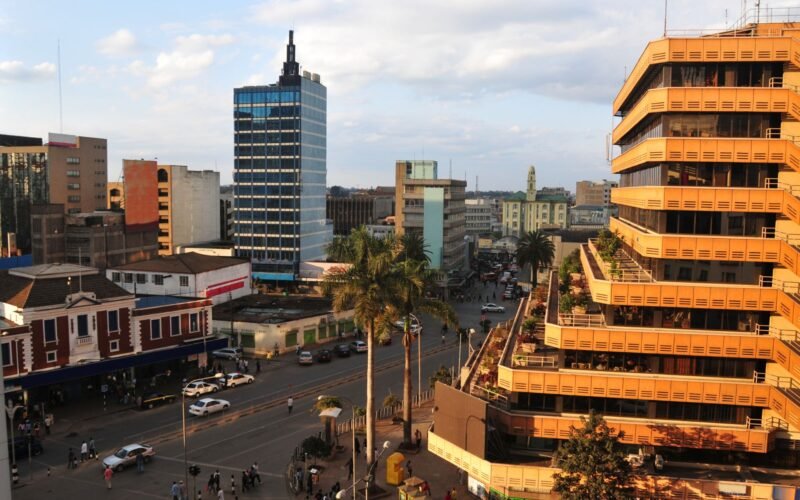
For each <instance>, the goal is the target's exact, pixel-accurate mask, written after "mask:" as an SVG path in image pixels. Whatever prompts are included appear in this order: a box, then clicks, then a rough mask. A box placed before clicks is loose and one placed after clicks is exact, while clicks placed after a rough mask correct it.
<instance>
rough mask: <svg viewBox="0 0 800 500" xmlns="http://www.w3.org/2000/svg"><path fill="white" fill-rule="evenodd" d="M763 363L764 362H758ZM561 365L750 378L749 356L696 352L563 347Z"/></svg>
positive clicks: (752, 367)
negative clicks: (676, 353) (680, 353)
mask: <svg viewBox="0 0 800 500" xmlns="http://www.w3.org/2000/svg"><path fill="white" fill-rule="evenodd" d="M759 363H763V362H759ZM564 367H565V368H572V369H582V368H585V369H592V370H607V371H624V372H638V373H661V374H666V375H688V376H702V377H731V378H747V379H752V377H753V372H754V371H756V368H757V362H756V361H755V360H752V359H733V358H710V357H696V356H649V355H647V356H646V355H643V354H635V353H623V352H593V351H579V350H566V351H564Z"/></svg>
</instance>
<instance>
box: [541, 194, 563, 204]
mask: <svg viewBox="0 0 800 500" xmlns="http://www.w3.org/2000/svg"><path fill="white" fill-rule="evenodd" d="M536 201H550V202H555V203H567V202H568V201H569V198H568V197H567V196H564V195H563V194H558V193H541V192H539V193H536Z"/></svg>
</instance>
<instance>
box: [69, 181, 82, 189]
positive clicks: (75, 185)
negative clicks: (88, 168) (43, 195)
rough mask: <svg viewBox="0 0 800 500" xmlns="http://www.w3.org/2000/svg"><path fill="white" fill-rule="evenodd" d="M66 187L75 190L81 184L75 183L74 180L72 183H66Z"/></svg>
mask: <svg viewBox="0 0 800 500" xmlns="http://www.w3.org/2000/svg"><path fill="white" fill-rule="evenodd" d="M67 189H71V190H73V191H77V190H80V189H81V185H80V184H77V183H74V182H73V183H69V184H67Z"/></svg>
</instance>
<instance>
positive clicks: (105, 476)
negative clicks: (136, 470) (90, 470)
mask: <svg viewBox="0 0 800 500" xmlns="http://www.w3.org/2000/svg"><path fill="white" fill-rule="evenodd" d="M113 475H114V471H113V470H111V467H109V466H108V465H106V470H104V471H103V479H105V480H106V488H108V489H109V490H110V489H111V476H113Z"/></svg>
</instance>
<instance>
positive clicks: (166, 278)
mask: <svg viewBox="0 0 800 500" xmlns="http://www.w3.org/2000/svg"><path fill="white" fill-rule="evenodd" d="M106 277H107V278H108V279H110V280H111V281H112V282H114V283H116V284H117V285H119V286H121V287H122V288H124V289H125V290H127V291H128V292H131V293H134V294H136V295H170V296H176V297H197V298H210V299H212V302H213V303H214V304H220V303H222V302H226V301H228V300H231V299H237V298H239V297H243V296H245V295H250V294H251V293H252V290H251V287H250V263H249V262H248V261H246V260H242V259H235V258H233V257H215V256H210V255H202V254H199V253H194V252H192V253H183V254H175V255H166V256H162V257H159V258H157V259H152V260H145V261H142V262H135V263H133V264H127V265H124V266H118V267H114V268H109V269H107V270H106Z"/></svg>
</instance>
